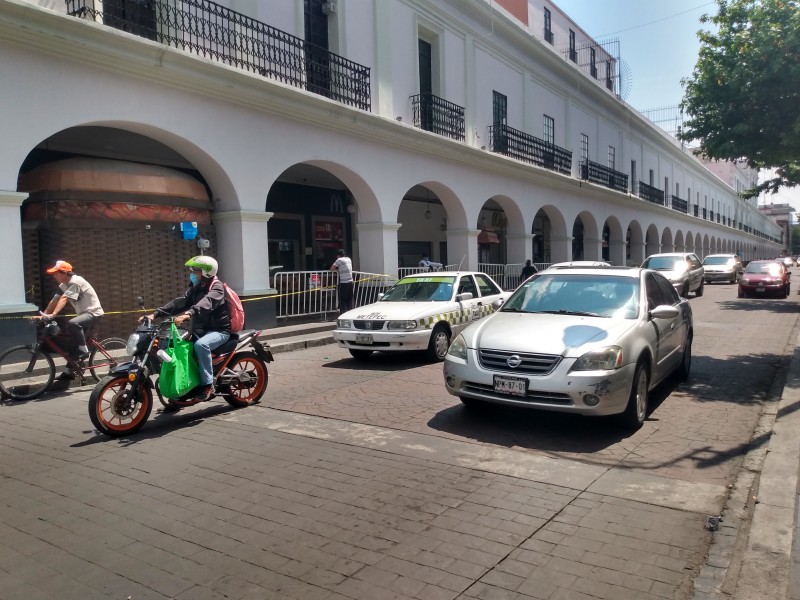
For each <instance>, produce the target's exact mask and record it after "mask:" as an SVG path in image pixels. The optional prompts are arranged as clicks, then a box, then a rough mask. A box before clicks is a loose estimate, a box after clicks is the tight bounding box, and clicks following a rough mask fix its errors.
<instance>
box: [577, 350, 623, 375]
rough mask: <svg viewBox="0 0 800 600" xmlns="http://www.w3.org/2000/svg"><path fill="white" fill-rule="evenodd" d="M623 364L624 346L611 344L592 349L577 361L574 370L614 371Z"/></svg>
mask: <svg viewBox="0 0 800 600" xmlns="http://www.w3.org/2000/svg"><path fill="white" fill-rule="evenodd" d="M621 366H622V348H620V347H619V346H609V347H608V348H601V349H599V350H592V351H591V352H587V353H586V354H584V355H583V356H581V357H580V358H579V359H578V360H576V361H575V364H574V365H573V367H572V370H573V371H612V370H614V369H619V368H620V367H621Z"/></svg>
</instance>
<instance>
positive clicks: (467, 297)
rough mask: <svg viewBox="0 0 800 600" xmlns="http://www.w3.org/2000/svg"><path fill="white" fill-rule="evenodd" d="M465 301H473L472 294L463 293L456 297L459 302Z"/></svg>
mask: <svg viewBox="0 0 800 600" xmlns="http://www.w3.org/2000/svg"><path fill="white" fill-rule="evenodd" d="M464 300H472V292H461V293H460V294H458V295H457V296H456V301H457V302H463V301H464Z"/></svg>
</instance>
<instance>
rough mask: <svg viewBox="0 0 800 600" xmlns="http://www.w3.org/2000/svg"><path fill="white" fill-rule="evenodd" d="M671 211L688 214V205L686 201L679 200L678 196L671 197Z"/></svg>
mask: <svg viewBox="0 0 800 600" xmlns="http://www.w3.org/2000/svg"><path fill="white" fill-rule="evenodd" d="M672 210H677V211H680V212H682V213H687V214H688V213H689V203H688V202H687V201H686V200H682V199H680V198H679V197H678V196H673V197H672Z"/></svg>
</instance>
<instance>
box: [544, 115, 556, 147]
mask: <svg viewBox="0 0 800 600" xmlns="http://www.w3.org/2000/svg"><path fill="white" fill-rule="evenodd" d="M542 134H543V135H542V139H543V140H544V141H545V142H548V143H549V144H555V143H556V122H555V119H553V117H548V116H547V115H544V122H543V124H542Z"/></svg>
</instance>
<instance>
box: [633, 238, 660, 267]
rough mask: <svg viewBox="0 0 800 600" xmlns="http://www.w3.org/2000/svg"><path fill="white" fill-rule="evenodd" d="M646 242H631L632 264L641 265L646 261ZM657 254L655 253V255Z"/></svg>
mask: <svg viewBox="0 0 800 600" xmlns="http://www.w3.org/2000/svg"><path fill="white" fill-rule="evenodd" d="M644 249H645V245H644V242H631V258H630V260H631V262H633V263H635V264H637V265H640V264H642V263H643V262H644V259H645V251H644ZM653 254H655V253H653Z"/></svg>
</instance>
